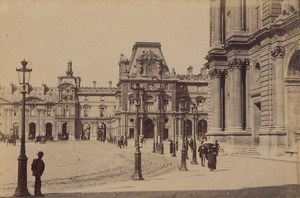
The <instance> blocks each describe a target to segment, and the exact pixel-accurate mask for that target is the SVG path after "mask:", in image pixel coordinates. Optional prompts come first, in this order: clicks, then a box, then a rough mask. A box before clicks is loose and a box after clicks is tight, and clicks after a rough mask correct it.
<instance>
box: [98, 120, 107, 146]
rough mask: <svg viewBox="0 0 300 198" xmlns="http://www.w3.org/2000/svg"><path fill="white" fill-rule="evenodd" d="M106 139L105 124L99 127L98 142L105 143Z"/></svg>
mask: <svg viewBox="0 0 300 198" xmlns="http://www.w3.org/2000/svg"><path fill="white" fill-rule="evenodd" d="M105 139H106V125H105V124H104V123H100V124H99V125H98V131H97V140H100V141H103V142H104V141H105Z"/></svg>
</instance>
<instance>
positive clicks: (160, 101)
mask: <svg viewBox="0 0 300 198" xmlns="http://www.w3.org/2000/svg"><path fill="white" fill-rule="evenodd" d="M152 79H156V80H158V82H159V95H158V109H159V116H158V117H159V118H158V121H157V122H158V123H157V124H158V134H159V142H156V152H157V153H159V154H164V142H163V135H164V134H163V133H164V129H163V124H164V121H163V120H162V119H163V116H162V110H163V108H164V106H163V98H162V97H163V89H162V84H161V79H162V76H161V75H160V79H159V78H157V77H155V76H154V77H153V78H152ZM153 146H155V145H154V144H153ZM153 150H155V149H153Z"/></svg>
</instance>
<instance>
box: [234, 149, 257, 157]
mask: <svg viewBox="0 0 300 198" xmlns="http://www.w3.org/2000/svg"><path fill="white" fill-rule="evenodd" d="M235 154H236V155H248V156H259V155H260V153H259V152H258V151H257V149H256V148H255V147H250V148H241V149H239V150H238V151H237V152H236V153H235Z"/></svg>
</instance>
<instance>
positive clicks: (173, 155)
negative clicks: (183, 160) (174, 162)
mask: <svg viewBox="0 0 300 198" xmlns="http://www.w3.org/2000/svg"><path fill="white" fill-rule="evenodd" d="M172 116H173V130H174V132H173V153H172V157H176V137H175V136H176V112H173V115H172Z"/></svg>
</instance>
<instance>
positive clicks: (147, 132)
mask: <svg viewBox="0 0 300 198" xmlns="http://www.w3.org/2000/svg"><path fill="white" fill-rule="evenodd" d="M143 134H144V137H145V138H153V137H154V124H153V121H152V120H151V119H146V120H145V121H144V126H143Z"/></svg>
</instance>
